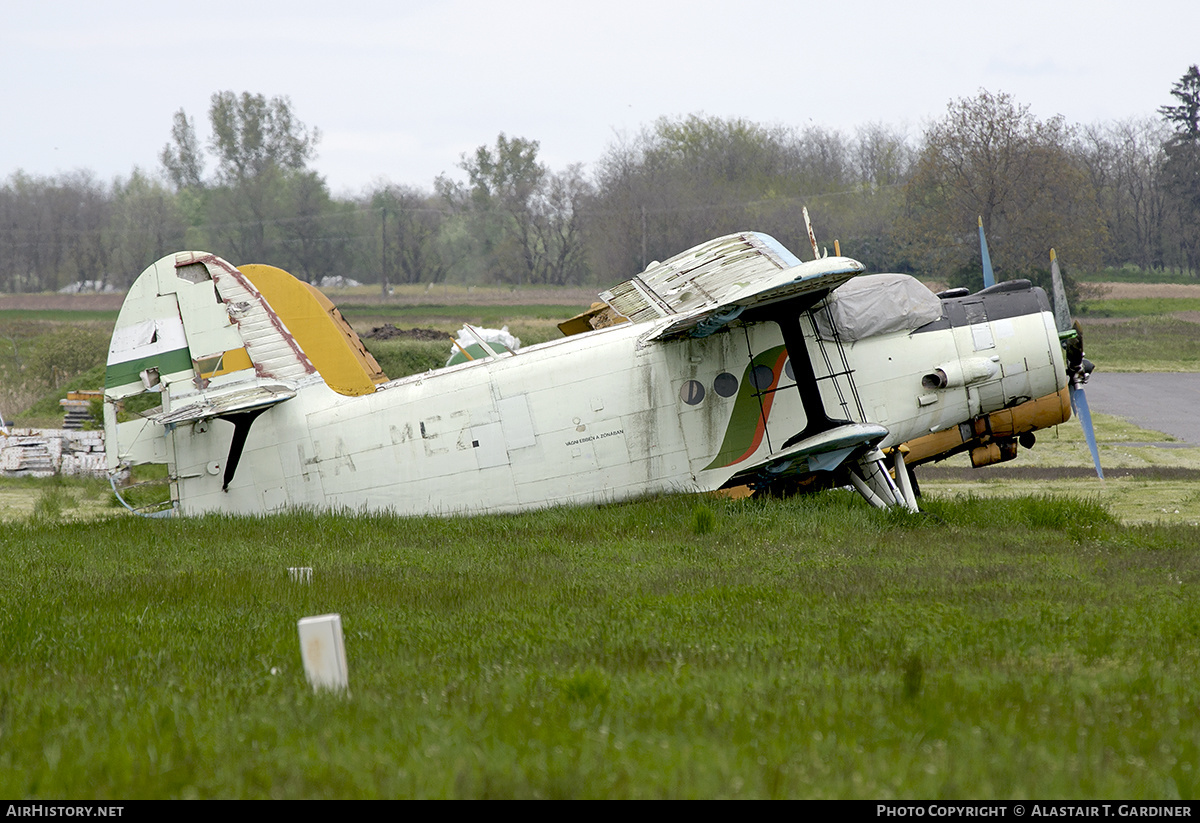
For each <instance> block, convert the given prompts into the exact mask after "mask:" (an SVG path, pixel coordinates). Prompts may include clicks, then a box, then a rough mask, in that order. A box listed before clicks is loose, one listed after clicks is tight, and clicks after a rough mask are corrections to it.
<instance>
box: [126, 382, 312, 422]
mask: <svg viewBox="0 0 1200 823" xmlns="http://www.w3.org/2000/svg"><path fill="white" fill-rule="evenodd" d="M295 396H296V392H294V391H292V390H291V389H289V388H287V387H286V386H264V385H258V386H251V387H250V388H243V387H239V388H237V389H236V390H234V391H229V392H226V393H223V394H222V393H218V392H213V391H209V392H206V393H204V394H200V395H197V399H196V400H194V401H193V402H190V403H185V404H183V405H181V406H176V407H175V408H173V409H172V410H171V411H169V412H166V413H160V414H151V415H147V416H148V417H149V418H150V419H151V420H153V421H154V422H155V423H161V424H163V425H165V426H169V425H176V424H179V423H191V422H194V421H196V420H209V419H211V418H214V417H222V416H224V415H229V414H237V413H239V412H247V411H251V410H253V409H262V408H266V407H267V406H274V405H275V404H276V403H282V402H283V401H284V400H290V399H291V398H293V397H295Z"/></svg>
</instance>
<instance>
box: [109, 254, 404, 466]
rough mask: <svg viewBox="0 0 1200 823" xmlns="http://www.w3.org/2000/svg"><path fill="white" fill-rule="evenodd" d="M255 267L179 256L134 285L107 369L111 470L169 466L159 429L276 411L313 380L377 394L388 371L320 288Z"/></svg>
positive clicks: (206, 256) (168, 258) (171, 257)
mask: <svg viewBox="0 0 1200 823" xmlns="http://www.w3.org/2000/svg"><path fill="white" fill-rule="evenodd" d="M245 268H246V269H247V270H249V271H243V270H239V269H238V268H235V267H234V266H232V265H231V264H230V263H228V262H227V261H225V260H222V259H221V258H220V257H217V256H216V255H213V254H207V253H205V252H195V251H191V252H180V253H178V254H173V255H168V256H166V257H164V258H162V259H161V260H159V261H157V262H156V263H154V264H153V265H152V266H150V267H148V268H147V269H146V270H145V271H143V272H142V274H141V275H140V276H139V277H138V279H137V280H136V281H135V282H134V284H133V286H132V287H131V288H130V290H129V293H128V295H127V296H126V298H125V302H124V304H123V305H122V307H121V312H120V314H119V315H118V317H117V323H116V327H115V328H114V330H113V336H112V343H111V345H110V347H109V352H108V367H107V371H106V374H105V401H106V402H105V429H106V431H107V432H108V440H109V443H110V444H115V445H116V448H113V447H112V446H110V448H109V449H108V453H109V468H110V469H115V468H117V466H119V465H121V464H130V463H143V462H166V461H165V460H164V459H163V458H164V455H165V453H166V451H167V449H166V447H165V446H164V445H163V444H162V443H161V439H162V438H161V437H156V435H161V434H163V433H165V431H166V428H167V427H170V426H173V425H178V424H180V423H184V422H189V421H197V420H203V419H207V418H213V417H224V416H228V415H233V414H240V413H246V412H248V411H251V410H254V409H265V408H267V407H270V406H272V405H275V404H277V403H281V402H283V401H285V400H287V399H289V398H291V397H293V396H294V395H295V389H296V388H297V387H298V386H299V385H300V384H302V383H305V382H308V381H309V380H314V379H323V380H325V382H326V383H327V385H329V387H330V388H331V389H333V390H334V391H338V392H340V393H342V394H366V393H369V392H372V391H374V390H375V385H376V384H377V383H380V382H383V381H384V380H386V379H387V378H386V376H384V375H383V373H382V372H381V371H380V370H379V366H378V364H376V363H375V361H374V359H373V358H371V357H370V355H369V354H367V353H366V351H365V349H362V344H361V342H360V341H359V340H358V337H357V335H355V334H354V332H353V330H351V329H350V327H349V326H348V325H347V324H346V323H345V321H344V320H342V319H341V316H340V314H337V310H336V309H334V308H333V307H332V303H329V304H328V306H324V305H322V304H321V303H320V301H319V300H318V299H317V295H319V292H316V290H315V289H311V287H309V286H307V284H303V283H300V282H299V281H297V280H296V279H295V278H293V277H292V276H291V275H289V274H287V273H286V272H283V271H282V270H279V269H273V268H271V267H269V266H247V267H245ZM259 282H261V283H262V286H261V288H260V286H259V285H258V283H259ZM320 297H321V298H323V297H324V296H323V295H320ZM325 303H328V301H327V300H326V301H325ZM331 309H332V311H330V310H331ZM297 330H298V331H299V333H297ZM355 346H357V348H358V349H359V350H360V351H357V352H356V351H353V350H354V348H355ZM118 404H120V408H118ZM131 417H134V418H137V419H128V418H131ZM119 418H126V419H119ZM120 427H124V429H123V430H122V429H121V428H120Z"/></svg>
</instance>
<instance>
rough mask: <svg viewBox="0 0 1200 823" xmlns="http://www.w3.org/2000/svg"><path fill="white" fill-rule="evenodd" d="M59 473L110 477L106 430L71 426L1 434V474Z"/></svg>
mask: <svg viewBox="0 0 1200 823" xmlns="http://www.w3.org/2000/svg"><path fill="white" fill-rule="evenodd" d="M55 474H66V475H90V476H93V477H106V476H107V475H108V461H107V460H106V459H105V456H104V432H102V431H76V430H70V429H10V430H9V432H8V435H7V436H0V475H2V476H5V477H50V476H51V475H55Z"/></svg>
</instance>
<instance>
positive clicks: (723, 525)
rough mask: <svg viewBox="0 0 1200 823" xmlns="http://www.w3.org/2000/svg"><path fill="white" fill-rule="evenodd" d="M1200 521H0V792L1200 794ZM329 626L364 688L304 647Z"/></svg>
mask: <svg viewBox="0 0 1200 823" xmlns="http://www.w3.org/2000/svg"><path fill="white" fill-rule="evenodd" d="M997 524H1003V526H1002V527H997ZM1198 537H1200V530H1197V528H1195V527H1189V526H1180V525H1176V526H1161V525H1160V526H1150V525H1147V526H1137V527H1129V526H1122V525H1120V524H1119V523H1118V522H1117V520H1116V519H1115V518H1113V517H1112V516H1110V515H1109V514H1107V513H1106V512H1105V510H1104V509H1103V508H1101V507H1099V506H1098V505H1096V504H1094V503H1089V502H1082V501H1079V500H1073V499H1051V498H1045V497H1025V498H1018V499H999V498H998V499H993V500H983V499H957V500H955V499H948V500H938V501H935V500H930V501H928V503H927V512H926V513H925V514H922V515H918V516H913V515H908V514H898V513H883V512H877V511H874V510H871V509H869V508H868V507H866V506H865V505H863V504H862V502H861V501H860V500H859V499H858V498H857V497H856V496H853V495H850V494H848V493H844V492H829V493H825V494H823V495H820V496H817V497H812V498H797V499H793V500H786V501H779V500H774V501H728V500H719V499H709V500H699V499H697V498H694V497H667V498H660V499H651V500H645V501H640V502H633V503H627V504H621V505H613V506H605V507H599V508H582V509H575V508H564V509H554V510H549V511H543V512H535V513H528V514H522V515H514V516H496V517H480V518H449V519H414V520H397V519H393V518H388V517H379V516H365V517H364V516H337V515H323V516H313V515H293V516H288V517H273V518H264V519H232V518H201V519H193V520H187V521H174V522H161V521H145V520H138V519H135V518H130V517H117V518H112V519H104V520H100V521H93V522H91V523H62V522H56V520H55V518H54V515H53V513H50V514H43V515H42V516H40V517H31V518H29V519H27V520H26V521H24V522H22V523H18V524H11V525H9V526H7V527H5V528H4V530H3V532H2V533H0V544H2V545H0V740H3V745H2V746H0V795H3V796H8V797H25V798H59V799H64V798H114V799H120V798H132V797H202V798H214V797H287V798H301V797H305V798H307V797H312V798H333V797H607V798H624V797H631V798H632V797H637V798H641V797H655V798H657V797H663V798H667V797H669V798H676V797H731V798H732V797H841V798H849V797H859V798H884V797H898V798H993V797H1018V798H1028V797H1047V798H1048V797H1059V798H1070V797H1075V798H1114V797H1120V798H1163V797H1184V798H1189V797H1194V796H1196V794H1197V792H1198V791H1200V782H1198V777H1200V775H1197V772H1196V768H1197V763H1198V762H1200V761H1198V760H1197V755H1198V754H1200V752H1198V751H1197V748H1198V743H1200V719H1198V716H1197V713H1196V711H1195V683H1196V681H1197V678H1198V676H1200V650H1198V648H1197V646H1196V642H1195V640H1196V632H1197V626H1198V625H1200V599H1198V598H1197V596H1196V588H1195V587H1196V585H1197V583H1200V563H1198V562H1197V558H1196V554H1195V545H1196V542H1197V538H1198ZM296 565H306V566H311V567H313V569H314V573H313V582H312V583H311V584H310V585H305V584H299V583H293V582H291V581H289V579H288V575H287V572H286V569H287V567H289V566H296ZM330 612H336V613H339V614H340V615H341V616H342V621H343V624H344V627H345V631H346V647H347V655H348V659H349V676H350V695H349V696H340V697H339V696H335V695H331V694H328V693H322V694H314V693H313V692H312V690H311V689H310V688H309V686H308V685H307V683H306V681H305V678H304V674H303V671H302V667H301V663H300V655H299V643H298V639H297V634H296V621H297V620H298V619H299V618H301V617H304V616H309V615H316V614H323V613H330Z"/></svg>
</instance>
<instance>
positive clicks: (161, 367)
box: [104, 347, 192, 389]
mask: <svg viewBox="0 0 1200 823" xmlns="http://www.w3.org/2000/svg"><path fill="white" fill-rule="evenodd" d="M191 368H192V353H191V351H190V350H188V348H187V347H184V348H182V349H175V350H174V351H164V352H158V353H157V354H151V355H149V356H147V357H139V358H138V359H136V360H126V361H125V362H124V363H110V364H109V366H108V368H107V369H105V371H104V388H106V389H111V388H114V387H116V386H125V385H128V384H130V383H137V382H138V381H140V380H141V373H142V372H143V371H145V370H146V369H158V373H159V374H160V375H161V374H174V373H175V372H181V371H188V370H190V369H191Z"/></svg>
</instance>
